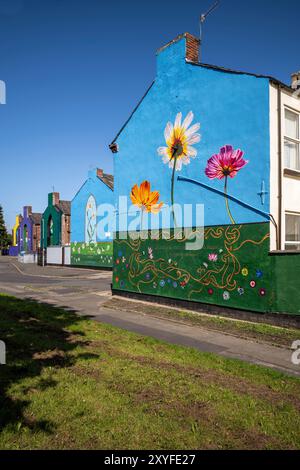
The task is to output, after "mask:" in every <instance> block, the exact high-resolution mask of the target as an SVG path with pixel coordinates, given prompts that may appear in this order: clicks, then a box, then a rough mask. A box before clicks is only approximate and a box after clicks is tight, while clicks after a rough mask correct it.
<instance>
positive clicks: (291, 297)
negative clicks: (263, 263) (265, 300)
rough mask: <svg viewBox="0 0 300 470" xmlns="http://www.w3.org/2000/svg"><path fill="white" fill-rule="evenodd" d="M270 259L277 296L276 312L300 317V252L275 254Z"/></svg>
mask: <svg viewBox="0 0 300 470" xmlns="http://www.w3.org/2000/svg"><path fill="white" fill-rule="evenodd" d="M270 258H271V261H272V273H273V274H274V286H273V288H274V290H275V294H276V295H275V305H274V310H275V311H276V312H280V313H294V314H297V315H300V252H299V253H293V254H290V253H288V252H287V253H285V254H274V255H271V256H270Z"/></svg>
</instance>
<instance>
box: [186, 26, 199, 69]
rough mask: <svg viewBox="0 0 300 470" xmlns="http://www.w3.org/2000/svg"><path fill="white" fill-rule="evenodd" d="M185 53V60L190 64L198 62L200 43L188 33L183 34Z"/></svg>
mask: <svg viewBox="0 0 300 470" xmlns="http://www.w3.org/2000/svg"><path fill="white" fill-rule="evenodd" d="M185 39H186V48H185V49H186V52H185V58H186V60H189V61H191V62H198V61H199V45H200V41H199V39H197V38H196V37H195V36H193V35H192V34H190V33H185Z"/></svg>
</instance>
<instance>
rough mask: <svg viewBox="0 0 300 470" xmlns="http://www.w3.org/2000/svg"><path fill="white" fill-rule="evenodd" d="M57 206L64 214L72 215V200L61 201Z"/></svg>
mask: <svg viewBox="0 0 300 470" xmlns="http://www.w3.org/2000/svg"><path fill="white" fill-rule="evenodd" d="M57 207H58V209H59V210H61V211H62V213H63V214H65V215H71V201H59V205H58V206H57Z"/></svg>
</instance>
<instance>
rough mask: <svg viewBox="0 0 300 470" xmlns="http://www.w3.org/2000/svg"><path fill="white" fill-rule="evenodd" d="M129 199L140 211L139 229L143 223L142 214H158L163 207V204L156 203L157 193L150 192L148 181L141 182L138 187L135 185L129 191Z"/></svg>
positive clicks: (157, 199)
mask: <svg viewBox="0 0 300 470" xmlns="http://www.w3.org/2000/svg"><path fill="white" fill-rule="evenodd" d="M130 199H131V201H132V204H134V205H135V206H137V207H138V208H139V209H140V210H141V227H142V223H143V213H144V212H147V213H149V212H152V213H153V214H158V212H159V211H160V210H161V208H162V206H163V202H158V201H159V192H158V191H151V185H150V183H149V181H143V183H142V184H141V185H140V187H139V186H138V185H137V184H135V185H134V186H133V188H132V189H131V192H130Z"/></svg>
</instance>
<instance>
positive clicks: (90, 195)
mask: <svg viewBox="0 0 300 470" xmlns="http://www.w3.org/2000/svg"><path fill="white" fill-rule="evenodd" d="M113 185H114V180H113V176H112V175H109V174H106V173H104V172H103V170H101V169H99V168H97V169H94V170H91V171H89V173H88V178H87V180H86V181H85V183H84V184H83V185H82V186H81V188H80V189H79V191H78V192H77V194H76V195H75V197H74V198H73V200H72V202H71V213H72V222H71V264H72V265H75V266H85V267H88V266H91V267H99V268H103V267H105V268H111V267H112V265H113V243H112V239H113V227H112V222H113V220H111V219H112V217H113V213H110V214H111V216H110V219H109V217H108V209H109V208H108V207H106V206H107V205H110V208H113V205H114V195H113ZM101 208H102V209H103V210H102V209H101ZM105 217H108V220H107V223H104V224H103V227H102V225H101V220H103V221H104V218H105Z"/></svg>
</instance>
